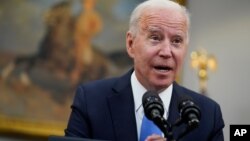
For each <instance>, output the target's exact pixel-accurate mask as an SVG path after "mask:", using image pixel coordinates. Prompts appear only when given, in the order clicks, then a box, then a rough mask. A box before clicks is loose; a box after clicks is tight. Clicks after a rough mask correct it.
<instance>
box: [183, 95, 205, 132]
mask: <svg viewBox="0 0 250 141" xmlns="http://www.w3.org/2000/svg"><path fill="white" fill-rule="evenodd" d="M178 109H179V112H180V116H181V120H182V122H184V123H186V124H187V125H188V127H189V128H191V129H194V128H196V127H198V126H199V123H200V119H201V112H200V108H199V107H198V106H197V105H196V104H195V103H194V102H193V100H192V98H191V97H188V96H183V97H181V98H180V102H179V106H178Z"/></svg>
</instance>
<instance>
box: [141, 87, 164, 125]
mask: <svg viewBox="0 0 250 141" xmlns="http://www.w3.org/2000/svg"><path fill="white" fill-rule="evenodd" d="M142 105H143V108H144V113H145V116H146V117H147V118H148V119H149V120H152V121H155V120H156V119H157V118H161V117H163V114H164V107H163V102H162V100H161V98H160V97H159V95H158V94H157V93H156V92H155V91H147V92H146V93H144V95H143V97H142Z"/></svg>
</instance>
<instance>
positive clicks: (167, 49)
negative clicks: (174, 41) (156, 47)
mask: <svg viewBox="0 0 250 141" xmlns="http://www.w3.org/2000/svg"><path fill="white" fill-rule="evenodd" d="M159 55H160V57H163V58H170V57H171V56H172V50H171V44H170V42H169V41H165V42H164V43H163V44H162V46H161V48H160V51H159Z"/></svg>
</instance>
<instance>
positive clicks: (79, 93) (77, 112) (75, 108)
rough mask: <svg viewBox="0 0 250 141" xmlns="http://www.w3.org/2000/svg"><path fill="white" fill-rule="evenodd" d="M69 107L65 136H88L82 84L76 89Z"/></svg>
mask: <svg viewBox="0 0 250 141" xmlns="http://www.w3.org/2000/svg"><path fill="white" fill-rule="evenodd" d="M71 109H72V111H71V114H70V117H69V121H68V126H67V128H66V129H65V136H70V137H83V138H90V129H89V127H90V126H89V124H88V123H89V122H88V115H87V103H86V94H85V92H84V89H83V87H82V86H79V87H78V88H77V90H76V94H75V98H74V102H73V104H72V106H71Z"/></svg>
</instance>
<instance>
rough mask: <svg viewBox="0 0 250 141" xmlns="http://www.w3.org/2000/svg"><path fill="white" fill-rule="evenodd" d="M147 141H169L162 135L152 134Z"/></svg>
mask: <svg viewBox="0 0 250 141" xmlns="http://www.w3.org/2000/svg"><path fill="white" fill-rule="evenodd" d="M145 141H167V139H166V138H164V137H162V136H160V135H157V134H152V135H151V136H148V137H147V138H146V140H145Z"/></svg>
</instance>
